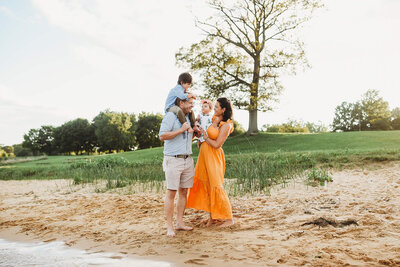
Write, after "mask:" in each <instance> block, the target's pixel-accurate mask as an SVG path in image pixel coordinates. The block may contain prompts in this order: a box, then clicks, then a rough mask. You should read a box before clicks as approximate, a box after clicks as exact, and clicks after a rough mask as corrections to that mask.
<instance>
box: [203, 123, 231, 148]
mask: <svg viewBox="0 0 400 267" xmlns="http://www.w3.org/2000/svg"><path fill="white" fill-rule="evenodd" d="M230 129H231V125H230V124H229V123H225V124H224V125H222V126H221V128H220V130H219V135H218V138H217V140H212V139H210V138H209V137H208V136H207V137H206V138H205V142H206V143H207V144H209V145H210V146H212V147H214V148H220V147H222V145H223V144H224V143H225V141H226V138H228V135H229V132H230Z"/></svg>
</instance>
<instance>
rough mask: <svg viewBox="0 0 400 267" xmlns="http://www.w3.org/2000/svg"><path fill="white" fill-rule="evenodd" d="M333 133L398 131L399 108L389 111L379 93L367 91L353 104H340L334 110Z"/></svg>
mask: <svg viewBox="0 0 400 267" xmlns="http://www.w3.org/2000/svg"><path fill="white" fill-rule="evenodd" d="M332 129H333V131H344V132H348V131H368V130H400V108H399V107H397V108H394V109H393V110H390V109H389V103H388V102H387V101H385V100H384V99H383V98H382V97H380V96H379V91H377V90H368V91H367V92H366V93H365V94H363V95H362V97H361V99H360V100H359V101H356V102H355V103H349V102H342V103H341V104H340V105H339V106H337V107H336V109H335V117H334V119H333V123H332Z"/></svg>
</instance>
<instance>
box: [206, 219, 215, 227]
mask: <svg viewBox="0 0 400 267" xmlns="http://www.w3.org/2000/svg"><path fill="white" fill-rule="evenodd" d="M213 223H214V220H213V219H211V218H209V219H208V220H207V224H206V226H207V227H210V226H211V225H212V224H213Z"/></svg>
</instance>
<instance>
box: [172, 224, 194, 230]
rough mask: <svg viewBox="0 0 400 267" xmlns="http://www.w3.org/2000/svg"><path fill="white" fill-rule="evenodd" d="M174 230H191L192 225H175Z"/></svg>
mask: <svg viewBox="0 0 400 267" xmlns="http://www.w3.org/2000/svg"><path fill="white" fill-rule="evenodd" d="M175 230H177V231H192V230H193V227H190V226H186V225H184V224H183V225H176V226H175Z"/></svg>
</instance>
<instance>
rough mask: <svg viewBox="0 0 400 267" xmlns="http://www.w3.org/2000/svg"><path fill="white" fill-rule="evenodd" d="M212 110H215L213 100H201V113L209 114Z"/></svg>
mask: <svg viewBox="0 0 400 267" xmlns="http://www.w3.org/2000/svg"><path fill="white" fill-rule="evenodd" d="M212 109H213V104H212V102H211V100H208V99H203V100H201V113H203V114H209V113H210V112H211V110H212Z"/></svg>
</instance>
